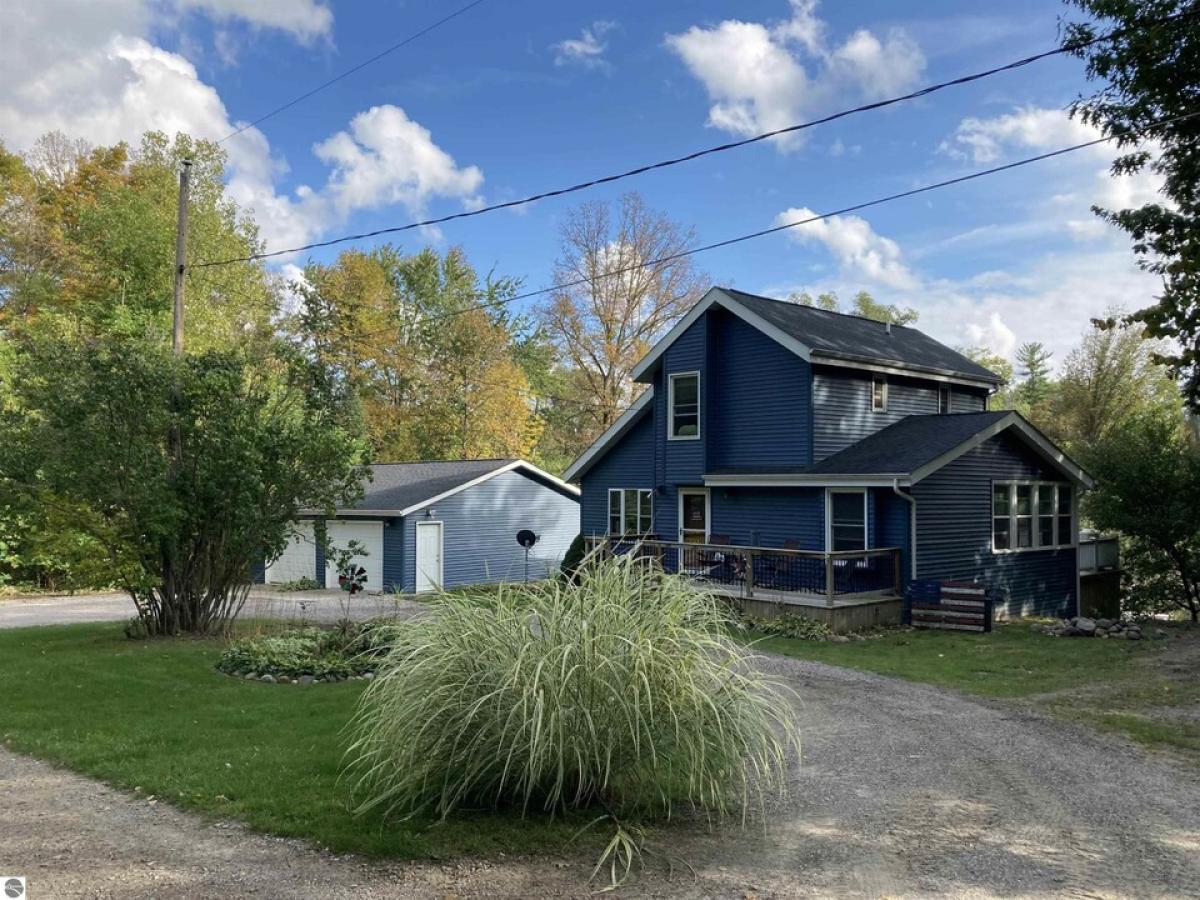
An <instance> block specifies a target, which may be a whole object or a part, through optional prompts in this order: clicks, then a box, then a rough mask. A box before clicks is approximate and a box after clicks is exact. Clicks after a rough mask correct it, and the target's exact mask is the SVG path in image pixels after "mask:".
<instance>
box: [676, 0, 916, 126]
mask: <svg viewBox="0 0 1200 900" xmlns="http://www.w3.org/2000/svg"><path fill="white" fill-rule="evenodd" d="M816 7H817V2H816V0H791V16H790V18H788V19H787V20H785V21H783V22H779V23H776V24H773V25H766V24H763V23H759V22H744V21H740V20H737V19H727V20H725V21H723V22H721V23H719V24H717V25H715V26H713V27H711V28H702V27H700V26H693V27H691V28H689V29H688V30H687V31H685V32H682V33H680V34H671V35H667V38H666V44H667V47H668V48H669V49H670V50H671V51H672V52H674V53H675V54H676V55H677V56H678V57H679V58H680V59H681V60H682V61H683V63H684V65H686V66H687V68H688V71H690V72H691V74H692V75H693V76H694V77H695V78H696V79H698V80H699V81H700V82H701V83H702V84H703V85H704V87H705V90H706V91H707V92H708V96H709V100H710V101H711V104H712V105H711V106H710V107H709V111H708V122H709V124H710V125H711V126H713V127H715V128H720V129H722V130H724V131H729V132H732V133H734V134H741V135H752V134H758V133H760V132H763V131H772V130H775V129H778V128H782V127H785V126H788V125H793V124H796V123H799V122H802V121H803V120H804V119H805V118H808V117H810V116H811V115H812V114H813V113H814V112H815V111H817V110H819V109H821V108H823V107H824V106H826V105H828V104H831V103H832V102H834V101H835V100H836V101H841V102H843V103H844V102H845V100H846V99H847V98H849V97H857V98H864V99H868V100H876V99H881V98H883V97H886V96H888V95H890V94H894V93H897V92H900V91H903V90H905V89H906V88H909V87H912V86H913V85H914V84H915V83H916V81H917V79H918V78H919V77H920V75H921V73H922V72H923V71H924V68H925V56H924V54H923V53H922V52H921V48H920V47H919V46H917V44H916V42H915V41H913V39H912V38H911V37H909V35H908V34H907V33H906V32H904V31H903V30H902V29H892V30H891V31H889V32H888V33H887V34H886V35H885V36H883V37H882V38H881V37H879V36H878V35H876V34H874V33H873V32H871V31H869V30H867V29H860V30H858V31H856V32H854V33H853V34H852V35H850V37H849V38H847V39H846V40H845V41H843V42H842V43H840V44H832V43H830V41H829V39H828V36H827V31H828V28H827V26H826V25H825V23H824V22H823V21H822V20H820V19H819V18H818V17H817V15H816ZM776 144H777V146H778V147H780V148H781V149H784V150H789V149H795V148H796V147H798V146H800V144H801V139H800V138H799V137H798V136H796V135H786V136H783V137H781V138H778V139H776Z"/></svg>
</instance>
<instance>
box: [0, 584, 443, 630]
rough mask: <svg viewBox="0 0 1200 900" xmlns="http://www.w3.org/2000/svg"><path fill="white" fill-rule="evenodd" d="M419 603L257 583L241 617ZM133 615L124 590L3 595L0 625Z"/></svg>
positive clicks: (328, 616) (400, 611) (378, 611)
mask: <svg viewBox="0 0 1200 900" xmlns="http://www.w3.org/2000/svg"><path fill="white" fill-rule="evenodd" d="M420 609H422V607H421V605H420V604H419V603H415V602H414V601H412V600H408V599H405V598H402V597H397V596H395V595H393V594H359V595H358V596H356V597H354V599H353V600H351V599H350V596H349V595H348V594H346V593H344V592H343V591H276V590H272V589H271V588H268V587H255V588H251V590H250V596H249V597H248V598H247V599H246V606H245V608H244V609H243V610H242V617H243V618H263V619H283V620H299V619H305V620H307V621H309V622H336V621H338V620H339V619H342V618H345V617H346V616H347V615H349V617H350V618H351V619H372V618H375V617H377V616H382V615H389V616H394V615H399V616H401V617H405V618H407V617H408V616H409V615H412V614H414V613H416V612H417V611H419V610H420ZM135 615H137V609H136V608H135V607H134V605H133V601H132V600H131V599H129V595H128V594H124V593H104V594H78V595H76V596H66V595H61V596H43V597H32V598H14V599H10V600H3V599H0V628H25V627H27V626H29V625H68V624H71V623H73V622H121V621H124V620H125V619H129V618H132V617H133V616H135Z"/></svg>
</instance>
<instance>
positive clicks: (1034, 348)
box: [1016, 341, 1053, 410]
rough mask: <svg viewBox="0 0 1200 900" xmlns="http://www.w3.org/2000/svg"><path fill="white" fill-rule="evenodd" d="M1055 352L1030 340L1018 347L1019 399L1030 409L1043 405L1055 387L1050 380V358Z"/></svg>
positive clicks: (1017, 389) (1017, 390)
mask: <svg viewBox="0 0 1200 900" xmlns="http://www.w3.org/2000/svg"><path fill="white" fill-rule="evenodd" d="M1052 356H1053V354H1052V353H1051V352H1050V351H1049V350H1047V349H1046V348H1045V347H1044V346H1043V345H1042V344H1041V343H1040V342H1038V341H1030V342H1028V343H1024V344H1022V345H1021V346H1020V347H1018V348H1017V366H1016V368H1017V372H1018V373H1019V374H1020V376H1021V380H1020V382H1019V383H1018V385H1017V388H1016V393H1017V399H1018V400H1019V401H1020V402H1021V403H1023V404H1024V405H1025V406H1026V408H1028V409H1030V410H1034V409H1037V408H1038V407H1040V406H1042V404H1044V403H1045V402H1046V401H1047V400H1048V399H1049V398H1050V392H1051V390H1052V389H1053V387H1052V385H1051V382H1050V358H1051V357H1052Z"/></svg>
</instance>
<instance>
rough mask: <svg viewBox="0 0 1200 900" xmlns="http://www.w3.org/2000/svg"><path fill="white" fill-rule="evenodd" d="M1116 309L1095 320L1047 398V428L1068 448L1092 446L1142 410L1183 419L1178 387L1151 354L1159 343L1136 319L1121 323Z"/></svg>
mask: <svg viewBox="0 0 1200 900" xmlns="http://www.w3.org/2000/svg"><path fill="white" fill-rule="evenodd" d="M1120 318H1121V313H1120V311H1117V310H1114V311H1112V312H1111V314H1110V317H1109V319H1108V320H1106V321H1097V322H1096V323H1095V324H1094V325H1093V327H1092V328H1091V329H1090V330H1089V331H1088V332H1086V333H1085V334H1084V336H1083V341H1082V342H1081V343H1080V345H1079V346H1078V347H1077V348H1075V349H1074V350H1072V351H1071V353H1070V354H1069V355H1068V356H1067V358H1066V360H1065V361H1064V363H1063V369H1062V376H1061V377H1060V378H1059V381H1058V385H1057V387H1056V389H1055V392H1054V398H1053V400H1052V402H1051V404H1050V407H1051V409H1050V416H1049V421H1048V423H1047V424H1048V428H1049V433H1050V434H1051V435H1052V436H1053V437H1055V438H1056V439H1057V440H1059V441H1060V442H1061V443H1062V444H1063V445H1064V446H1066V447H1067V448H1068V449H1071V450H1078V449H1079V448H1084V447H1091V446H1093V445H1095V444H1096V443H1098V442H1099V441H1101V440H1102V439H1103V438H1104V437H1105V436H1106V435H1107V434H1108V433H1109V432H1110V431H1111V430H1112V429H1113V428H1116V427H1118V426H1119V425H1121V424H1122V423H1123V422H1125V421H1126V420H1128V419H1129V418H1131V417H1133V416H1137V415H1141V414H1143V413H1152V414H1154V415H1158V416H1162V417H1166V418H1171V417H1174V419H1175V420H1176V421H1180V420H1181V414H1182V408H1181V403H1180V399H1179V392H1178V390H1177V389H1176V387H1175V384H1174V382H1172V380H1171V378H1170V375H1169V374H1168V372H1167V370H1166V369H1165V368H1164V367H1163V366H1162V365H1161V364H1159V363H1158V362H1156V361H1155V358H1156V357H1157V356H1158V355H1159V354H1160V353H1161V349H1162V347H1161V343H1160V342H1158V341H1153V340H1147V339H1146V338H1145V336H1144V333H1143V332H1144V328H1143V327H1142V326H1140V325H1119V324H1117V320H1118V319H1120Z"/></svg>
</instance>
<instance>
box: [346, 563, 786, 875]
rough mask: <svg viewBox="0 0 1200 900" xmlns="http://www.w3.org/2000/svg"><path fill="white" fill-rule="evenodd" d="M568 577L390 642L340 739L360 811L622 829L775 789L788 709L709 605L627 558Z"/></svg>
mask: <svg viewBox="0 0 1200 900" xmlns="http://www.w3.org/2000/svg"><path fill="white" fill-rule="evenodd" d="M581 572H582V573H583V574H582V577H581V580H580V583H579V584H577V585H574V584H567V583H562V582H555V583H552V584H545V583H543V584H541V585H538V586H536V587H535V588H526V587H525V586H523V585H513V586H509V587H505V588H502V589H499V590H498V591H495V592H489V594H488V596H486V597H482V598H474V597H472V596H471V594H470V593H469V592H465V593H459V594H456V595H446V596H443V597H441V598H439V599H438V601H437V602H436V604H435V605H434V608H433V610H432V611H431V614H430V615H429V616H427V617H425V618H422V619H420V620H417V621H414V622H412V623H410V624H409V625H408V626H406V627H405V628H404V629H400V630H399V635H398V644H397V646H396V647H395V648H394V649H393V651H392V652H391V654H390V655H389V656H388V657H387V658H386V660H384V662H383V664H382V665H381V667H380V670H379V673H378V675H377V676H376V679H375V681H374V682H373V683H372V684H371V686H370V687H369V688H368V689H367V691H366V692H365V693H364V695H363V697H362V700H361V703H360V706H359V709H358V711H357V713H356V716H355V719H354V723H353V726H352V727H353V732H354V739H353V743H352V746H351V748H350V751H349V756H350V759H351V769H350V771H351V772H353V773H354V781H355V787H356V790H357V796H358V798H359V809H360V810H363V811H365V810H368V809H374V808H382V809H383V810H385V811H386V812H389V813H391V814H394V815H399V816H409V815H415V814H419V813H433V814H436V815H440V816H446V815H448V814H449V813H451V812H452V811H453V810H455V809H456V808H458V807H461V806H470V807H472V808H477V807H479V806H484V807H490V808H503V807H508V808H514V807H515V808H518V809H520V810H522V811H524V812H527V813H531V812H538V813H550V814H555V813H558V812H562V811H566V810H571V809H595V810H597V811H599V812H600V813H601V814H603V815H605V816H610V817H612V819H613V820H614V821H615V822H617V823H620V822H621V821H622V820H623V819H624V818H625V817H627V816H651V815H653V816H661V815H670V814H671V812H672V811H673V810H674V809H675V808H676V807H677V806H678V805H680V804H684V805H686V806H688V807H696V808H700V809H702V810H705V811H708V812H710V813H715V814H718V815H721V816H725V815H740V816H745V815H746V813H748V812H750V811H752V810H753V809H754V808H755V807H757V806H759V805H760V804H761V803H762V801H763V800H764V799H765V797H766V796H767V795H768V793H769V792H775V791H778V790H781V789H782V787H783V785H784V783H785V782H784V776H785V773H786V770H787V767H788V764H789V762H790V760H791V759H792V758H793V756H794V754H795V753H796V752H797V751H798V736H797V731H796V726H795V722H794V719H793V715H792V705H791V703H790V702H789V700H788V698H787V697H786V696H784V694H783V693H782V691H781V689H780V688H779V686H778V685H775V684H774V683H772V682H770V681H769V680H768V679H766V678H765V677H764V676H762V675H761V674H760V673H759V672H758V671H757V670H756V668H755V666H754V665H753V664H752V662H751V659H750V657H749V654H748V653H747V651H746V650H745V649H744V648H741V647H739V646H738V645H737V644H735V643H733V642H732V641H730V640H729V639H728V638H727V637H726V634H727V628H728V626H729V624H730V622H729V616H728V614H727V612H726V611H725V608H724V607H723V606H722V605H721V604H720V602H719V601H717V600H716V599H714V598H712V597H709V596H707V595H704V594H702V593H698V592H697V591H695V590H694V589H693V588H691V587H689V586H688V585H687V584H686V583H685V582H684V581H683V580H681V579H679V578H676V577H670V576H663V575H661V574H656V573H654V572H651V571H648V570H647V569H646V568H645V567H644V565H643V564H639V563H638V562H637V561H634V560H631V559H627V558H626V559H616V560H609V561H606V562H603V563H594V564H592V565H589V566H586V567H585V568H584V569H582V570H581ZM614 871H615V870H614Z"/></svg>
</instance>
